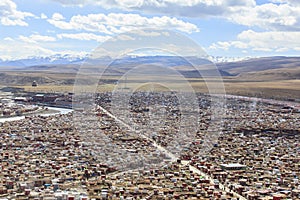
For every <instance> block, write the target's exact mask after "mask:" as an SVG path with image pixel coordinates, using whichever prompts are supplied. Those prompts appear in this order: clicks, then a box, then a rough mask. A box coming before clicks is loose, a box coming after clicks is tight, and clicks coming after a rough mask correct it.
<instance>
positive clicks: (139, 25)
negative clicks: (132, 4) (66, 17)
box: [48, 13, 199, 35]
mask: <svg viewBox="0 0 300 200" xmlns="http://www.w3.org/2000/svg"><path fill="white" fill-rule="evenodd" d="M62 18H63V16H58V15H55V16H54V15H53V16H52V18H51V19H48V22H49V23H50V24H52V25H54V26H56V27H58V28H60V29H64V30H85V31H93V32H100V33H105V34H110V35H111V34H118V33H122V32H127V31H131V30H135V29H143V28H161V29H164V28H173V29H177V30H180V31H183V32H187V33H191V32H197V31H199V29H198V27H197V26H196V25H194V24H191V23H188V22H184V21H182V20H179V19H177V18H174V17H173V18H171V17H166V16H162V17H152V18H147V17H143V16H141V15H138V14H123V13H110V14H108V15H105V14H89V15H86V16H82V15H76V16H73V17H72V18H71V19H70V21H63V20H62Z"/></svg>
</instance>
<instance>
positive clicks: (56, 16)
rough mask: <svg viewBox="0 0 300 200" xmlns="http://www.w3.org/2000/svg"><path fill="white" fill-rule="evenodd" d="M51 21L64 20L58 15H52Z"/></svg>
mask: <svg viewBox="0 0 300 200" xmlns="http://www.w3.org/2000/svg"><path fill="white" fill-rule="evenodd" d="M52 19H53V20H55V21H59V20H63V19H65V18H64V16H63V15H62V14H60V13H54V14H53V15H52Z"/></svg>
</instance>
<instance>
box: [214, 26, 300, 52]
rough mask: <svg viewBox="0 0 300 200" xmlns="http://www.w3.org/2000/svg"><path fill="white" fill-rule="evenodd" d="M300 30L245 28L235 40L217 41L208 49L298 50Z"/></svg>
mask: <svg viewBox="0 0 300 200" xmlns="http://www.w3.org/2000/svg"><path fill="white" fill-rule="evenodd" d="M299 38H300V32H296V31H294V32H291V31H270V32H255V31H253V30H247V31H243V32H241V33H240V34H239V35H238V36H237V39H238V40H235V41H227V42H217V43H214V44H212V45H211V46H210V47H209V48H210V49H222V50H228V49H229V48H238V49H252V50H254V51H274V52H286V51H289V50H294V51H299V48H298V47H299V46H300V40H299Z"/></svg>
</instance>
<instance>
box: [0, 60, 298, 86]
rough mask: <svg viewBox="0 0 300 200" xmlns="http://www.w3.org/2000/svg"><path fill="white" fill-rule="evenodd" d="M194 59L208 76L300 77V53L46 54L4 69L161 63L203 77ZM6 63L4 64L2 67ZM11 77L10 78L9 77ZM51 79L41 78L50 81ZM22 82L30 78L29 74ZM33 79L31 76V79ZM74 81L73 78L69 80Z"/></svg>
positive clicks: (112, 69) (121, 69)
mask: <svg viewBox="0 0 300 200" xmlns="http://www.w3.org/2000/svg"><path fill="white" fill-rule="evenodd" d="M188 61H191V62H192V63H193V64H194V67H195V68H197V69H198V70H199V69H201V70H200V71H202V72H203V73H204V74H206V76H210V75H211V76H215V75H216V74H220V75H221V76H223V77H230V78H231V80H237V81H266V80H295V79H300V57H285V56H276V57H262V58H252V59H248V60H242V61H237V62H224V63H217V64H216V66H217V71H216V70H215V64H214V63H212V62H211V61H210V59H204V58H197V57H180V56H138V57H137V56H127V57H123V58H120V59H111V58H110V57H103V58H98V59H85V58H81V57H72V56H70V55H64V56H61V55H55V56H50V57H46V58H44V57H43V58H39V57H33V58H28V59H23V60H16V61H0V70H2V71H4V72H8V71H22V72H27V73H28V72H31V73H35V72H47V73H70V74H76V73H78V71H79V70H80V67H82V66H81V65H82V64H84V65H85V67H87V66H88V67H87V72H96V70H100V71H101V70H104V69H106V67H107V66H109V68H108V69H107V70H106V74H107V75H116V76H120V75H123V74H124V73H126V72H128V71H129V70H131V69H134V68H135V67H139V66H141V65H144V66H145V65H146V66H148V65H149V67H152V66H161V67H167V68H172V69H174V70H177V71H178V72H180V73H181V74H182V75H184V76H185V77H188V78H199V77H201V75H199V73H198V71H197V70H195V68H192V67H191V63H189V62H188ZM1 66H2V67H1ZM216 72H217V73H216ZM5 80H6V81H9V80H8V79H5ZM48 81H49V80H48V79H45V80H41V82H48ZM21 82H27V78H26V79H24V81H23V79H22V81H21ZM28 82H29V80H28ZM68 82H70V81H68Z"/></svg>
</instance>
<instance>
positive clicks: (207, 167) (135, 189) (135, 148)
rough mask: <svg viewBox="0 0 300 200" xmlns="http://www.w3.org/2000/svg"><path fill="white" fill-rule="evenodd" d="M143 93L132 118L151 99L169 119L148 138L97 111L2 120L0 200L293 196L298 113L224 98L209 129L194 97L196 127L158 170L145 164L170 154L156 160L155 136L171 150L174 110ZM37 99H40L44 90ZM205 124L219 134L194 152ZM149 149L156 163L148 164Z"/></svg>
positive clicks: (143, 116) (140, 119) (106, 99)
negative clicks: (133, 161) (187, 142)
mask: <svg viewBox="0 0 300 200" xmlns="http://www.w3.org/2000/svg"><path fill="white" fill-rule="evenodd" d="M147 95H149V94H147ZM147 95H146V94H143V93H142V92H141V93H138V94H136V96H133V99H131V100H130V102H129V103H130V106H129V107H130V112H131V117H132V118H133V121H134V122H135V123H136V124H139V123H140V124H141V127H143V126H145V124H146V123H147V120H149V119H150V118H149V112H150V111H149V109H147V108H148V107H149V106H150V105H154V104H155V105H161V106H163V108H164V109H166V113H164V114H166V115H167V117H166V118H164V119H165V120H167V122H163V121H162V122H161V123H162V124H163V125H160V126H159V127H155V128H158V129H159V130H158V131H156V132H155V134H150V133H149V134H148V133H147V134H148V135H149V136H151V139H149V140H148V139H147V137H143V138H141V137H140V136H139V135H136V134H135V132H134V131H133V130H131V129H129V128H128V127H126V126H124V124H121V123H120V122H118V121H117V120H116V119H114V118H112V117H111V116H109V115H108V114H107V113H105V112H103V111H101V110H99V109H96V108H95V110H93V111H88V112H85V111H76V112H77V113H79V115H78V116H79V117H78V118H79V119H75V118H74V116H75V117H76V115H74V113H69V114H66V115H53V116H48V117H42V116H30V117H26V118H25V119H23V120H19V121H12V122H4V123H1V124H0V131H1V134H0V140H1V145H0V161H1V163H0V199H36V200H38V199H41V200H42V199H47V200H52V199H53V200H73V199H76V200H85V199H95V200H100V199H124V200H125V199H250V200H252V199H253V200H255V199H258V200H264V199H265V200H269V199H270V200H271V199H273V200H277V199H278V200H280V199H300V183H299V177H300V164H299V163H300V146H299V140H300V134H299V131H300V120H299V118H300V114H299V111H298V110H295V109H292V108H283V106H282V105H272V104H268V103H264V102H262V103H260V102H255V104H253V102H248V101H247V100H245V99H228V100H227V104H226V111H225V115H224V117H223V119H222V126H221V124H220V123H215V124H213V125H211V123H212V122H211V119H210V117H209V112H210V109H209V108H210V106H209V98H208V97H207V96H204V95H201V94H199V106H200V111H199V112H200V114H199V115H200V116H201V119H200V123H199V130H200V131H198V132H197V135H196V137H195V138H193V141H192V143H191V144H190V145H189V147H188V148H186V149H185V151H183V152H182V154H181V155H180V157H179V158H178V159H177V160H176V161H173V162H166V163H164V165H163V166H161V165H160V167H157V166H158V165H157V166H156V165H151V163H152V162H153V163H156V162H163V161H162V160H164V159H167V157H168V156H166V157H163V155H161V156H160V154H159V152H158V151H157V149H156V146H155V145H153V144H152V142H153V141H155V142H156V143H157V144H158V145H161V146H162V147H166V148H172V145H170V144H169V143H170V136H172V135H171V134H172V133H173V132H174V131H175V129H177V128H178V120H179V116H180V110H179V109H177V107H178V101H177V100H176V98H175V97H174V95H173V94H171V96H170V95H166V94H162V93H153V94H151V95H152V96H150V97H154V98H149V96H148V97H147ZM46 96H47V95H46ZM71 96H72V95H71V94H70V95H69V96H68V97H66V96H64V97H62V96H60V97H56V99H57V98H63V100H64V101H65V100H67V101H69V98H71ZM36 98H37V99H39V98H40V99H39V101H45V95H44V96H43V95H38V96H37V97H36ZM134 98H137V99H134ZM152 99H155V100H154V102H151V101H153V100H152ZM95 102H96V103H97V104H99V105H100V106H101V107H103V108H106V109H107V110H109V109H111V94H110V93H100V94H98V95H97V96H96V99H95ZM74 112H75V111H74ZM91 113H93V114H94V115H93V116H92V117H91V116H90V114H91ZM89 117H90V118H89ZM150 117H151V116H150ZM95 119H97V120H98V121H97V122H95ZM151 119H152V120H153V119H154V121H155V120H156V119H155V118H151ZM76 120H79V121H76ZM155 122H156V123H160V122H159V120H157V121H155ZM95 123H96V124H95ZM93 125H95V126H93ZM209 125H211V126H220V127H221V128H220V127H219V128H218V129H216V130H218V131H221V132H222V133H221V134H220V135H218V136H219V137H218V140H216V141H214V143H213V146H212V148H211V149H210V150H209V152H208V153H206V154H201V151H202V149H201V148H203V146H202V145H201V144H202V143H203V141H204V140H205V134H208V133H207V132H206V131H205V128H207V127H208V126H209ZM146 127H151V126H146ZM147 134H146V135H147ZM104 138H106V139H104ZM107 142H109V144H108V143H107ZM108 146H109V147H108ZM118 148H121V149H123V150H124V151H117V150H116V149H118ZM102 150H103V151H102ZM103 152H104V153H103ZM124 152H125V153H124ZM118 153H122V154H120V155H122V156H124V155H125V154H128V155H132V157H130V156H129V159H130V158H137V159H139V158H144V159H146V160H145V161H149V163H146V164H144V165H141V166H142V168H139V165H128V163H125V161H126V162H127V161H130V160H127V158H126V159H125V157H124V158H121V159H119V158H120V157H116V155H118ZM149 155H150V157H149ZM151 155H153V156H154V155H155V156H156V157H158V158H160V157H161V159H158V160H151ZM147 156H148V157H147ZM187 163H188V164H187ZM148 164H149V165H148ZM120 165H124V166H125V168H122V167H121V166H120ZM128 166H130V167H132V170H130V167H129V168H128ZM126 167H127V168H126ZM143 167H144V168H143ZM124 169H126V170H128V171H125V172H124ZM198 171H199V172H201V173H198Z"/></svg>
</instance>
